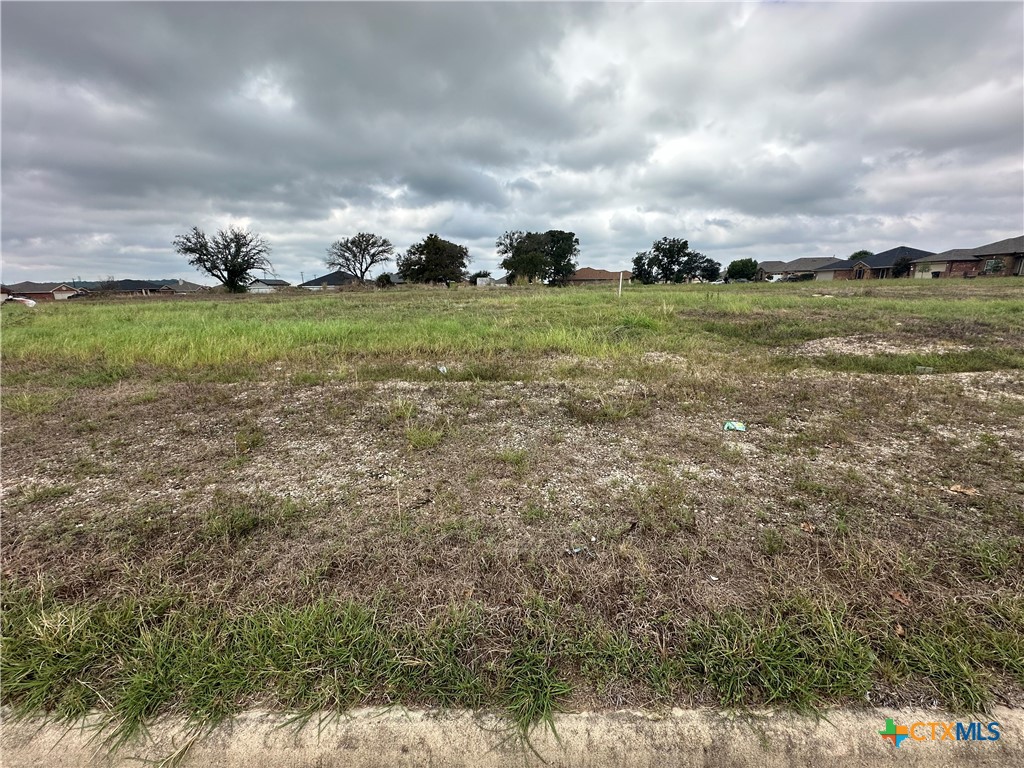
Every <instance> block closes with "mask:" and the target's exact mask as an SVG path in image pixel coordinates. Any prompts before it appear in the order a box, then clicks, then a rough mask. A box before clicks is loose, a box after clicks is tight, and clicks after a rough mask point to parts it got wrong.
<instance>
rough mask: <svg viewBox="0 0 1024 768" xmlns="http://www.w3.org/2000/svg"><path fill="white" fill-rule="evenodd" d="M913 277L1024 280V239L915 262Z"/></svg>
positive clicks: (954, 249) (1014, 239)
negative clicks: (999, 277) (1008, 277)
mask: <svg viewBox="0 0 1024 768" xmlns="http://www.w3.org/2000/svg"><path fill="white" fill-rule="evenodd" d="M913 267H914V273H913V274H914V277H916V278H934V277H978V276H981V277H998V276H1008V275H1015V276H1018V277H1022V276H1024V235H1019V236H1017V237H1009V238H1007V239H1006V240H998V241H996V242H994V243H987V244H986V245H981V246H978V247H977V248H953V249H952V250H949V251H943V252H942V253H935V254H931V255H929V256H924V257H922V258H919V259H915V260H914V262H913Z"/></svg>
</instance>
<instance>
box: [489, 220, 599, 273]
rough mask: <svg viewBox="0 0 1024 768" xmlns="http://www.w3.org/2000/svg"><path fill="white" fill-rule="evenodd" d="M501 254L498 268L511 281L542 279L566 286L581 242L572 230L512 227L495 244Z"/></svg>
mask: <svg viewBox="0 0 1024 768" xmlns="http://www.w3.org/2000/svg"><path fill="white" fill-rule="evenodd" d="M495 245H496V246H497V251H498V255H499V256H502V260H501V268H502V269H504V270H506V271H507V272H509V273H510V274H512V275H513V278H512V279H513V281H525V282H530V283H532V282H535V281H537V280H543V281H545V282H547V283H548V284H549V285H565V284H566V282H568V280H569V278H570V277H571V276H572V274H573V272H575V271H576V265H577V259H578V257H579V253H580V241H579V238H577V237H576V233H574V232H564V231H562V230H559V229H549V230H548V231H547V232H522V231H519V230H513V231H509V232H505V233H504V234H503V235H501V236H500V237H499V238H498V240H497V243H496V244H495Z"/></svg>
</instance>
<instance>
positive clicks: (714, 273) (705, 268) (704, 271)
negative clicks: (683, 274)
mask: <svg viewBox="0 0 1024 768" xmlns="http://www.w3.org/2000/svg"><path fill="white" fill-rule="evenodd" d="M697 255H698V256H699V257H700V258H699V259H698V260H697V277H699V278H700V279H701V280H703V281H704V282H705V283H713V282H714V281H715V280H717V279H718V278H719V276H720V275H721V274H722V265H721V264H719V263H718V262H717V261H715V260H714V259H712V258H711V257H710V256H705V255H704V254H703V253H699V254H697Z"/></svg>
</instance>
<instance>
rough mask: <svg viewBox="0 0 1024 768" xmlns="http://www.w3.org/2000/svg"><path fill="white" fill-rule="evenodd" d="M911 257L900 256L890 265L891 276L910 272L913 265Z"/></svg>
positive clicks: (901, 275) (899, 275)
mask: <svg viewBox="0 0 1024 768" xmlns="http://www.w3.org/2000/svg"><path fill="white" fill-rule="evenodd" d="M913 261H914V260H913V258H911V257H910V256H900V257H899V258H898V259H896V261H895V262H894V263H893V265H892V276H893V277H905V276H906V275H909V274H910V270H912V269H913V268H914V267H913Z"/></svg>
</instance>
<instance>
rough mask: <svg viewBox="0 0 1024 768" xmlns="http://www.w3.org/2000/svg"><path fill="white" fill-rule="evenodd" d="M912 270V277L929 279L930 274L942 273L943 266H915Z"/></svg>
mask: <svg viewBox="0 0 1024 768" xmlns="http://www.w3.org/2000/svg"><path fill="white" fill-rule="evenodd" d="M915 266H916V267H917V269H915V270H914V277H927V278H929V279H931V276H932V272H942V271H943V269H944V268H945V266H946V265H945V264H917V265H915Z"/></svg>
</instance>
